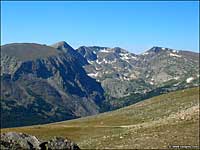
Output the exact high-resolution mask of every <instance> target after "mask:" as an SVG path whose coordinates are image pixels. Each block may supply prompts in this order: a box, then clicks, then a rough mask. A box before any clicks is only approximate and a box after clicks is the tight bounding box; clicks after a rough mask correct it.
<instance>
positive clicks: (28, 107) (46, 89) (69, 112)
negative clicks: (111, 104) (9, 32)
mask: <svg viewBox="0 0 200 150" xmlns="http://www.w3.org/2000/svg"><path fill="white" fill-rule="evenodd" d="M1 52H2V53H1V54H2V57H1V93H2V94H1V110H2V114H1V115H2V120H1V121H2V127H11V126H23V125H31V124H38V123H47V122H54V121H61V120H66V119H72V118H77V117H81V116H87V115H92V114H97V113H98V112H99V106H98V105H99V104H101V102H102V100H103V99H104V97H103V92H104V91H103V89H102V88H101V85H100V83H98V82H96V80H95V79H92V78H90V77H89V76H87V74H86V72H85V71H84V69H83V68H82V66H81V64H79V63H77V60H76V59H75V58H74V56H73V55H71V54H69V53H64V52H60V51H58V50H57V49H54V48H51V47H48V46H44V45H39V44H29V43H23V44H9V45H5V46H2V47H1ZM24 55H25V56H24ZM26 56H27V57H26Z"/></svg>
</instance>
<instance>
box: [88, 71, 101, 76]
mask: <svg viewBox="0 0 200 150" xmlns="http://www.w3.org/2000/svg"><path fill="white" fill-rule="evenodd" d="M98 74H99V73H98V72H96V73H88V76H90V77H97V76H98Z"/></svg>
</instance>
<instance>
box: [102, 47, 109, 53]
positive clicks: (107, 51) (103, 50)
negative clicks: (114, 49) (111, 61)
mask: <svg viewBox="0 0 200 150" xmlns="http://www.w3.org/2000/svg"><path fill="white" fill-rule="evenodd" d="M100 52H103V53H110V51H109V50H107V49H105V48H104V49H101V50H100Z"/></svg>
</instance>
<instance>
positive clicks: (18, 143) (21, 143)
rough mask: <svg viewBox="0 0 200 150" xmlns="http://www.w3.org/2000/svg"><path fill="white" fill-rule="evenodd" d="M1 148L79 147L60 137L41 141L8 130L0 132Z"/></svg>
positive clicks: (75, 149) (47, 149)
mask: <svg viewBox="0 0 200 150" xmlns="http://www.w3.org/2000/svg"><path fill="white" fill-rule="evenodd" d="M0 145H1V149H13V150H25V149H26V150H27V149H38V150H50V149H51V150H52V149H65V150H79V149H80V148H79V147H78V145H76V144H75V143H74V142H72V141H70V140H68V139H65V138H62V137H54V138H52V139H51V140H49V141H41V140H40V139H38V138H36V137H35V136H32V135H28V134H24V133H16V132H8V133H3V134H1V139H0Z"/></svg>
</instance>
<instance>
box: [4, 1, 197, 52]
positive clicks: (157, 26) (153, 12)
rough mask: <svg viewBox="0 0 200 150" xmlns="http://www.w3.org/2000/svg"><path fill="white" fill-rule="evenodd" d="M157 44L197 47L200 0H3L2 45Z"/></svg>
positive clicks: (134, 47) (132, 47)
mask: <svg viewBox="0 0 200 150" xmlns="http://www.w3.org/2000/svg"><path fill="white" fill-rule="evenodd" d="M58 41H66V42H67V43H68V44H70V45H71V46H72V47H73V48H78V47H79V46H82V45H85V46H92V45H97V46H107V47H121V48H125V49H127V50H129V51H131V52H133V53H136V54H139V53H142V52H144V51H145V50H147V49H149V48H151V47H153V46H161V47H167V48H173V49H177V50H190V51H195V52H199V4H198V2H194V1H193V2H189V1H188V2H187V1H179V2H167V1H160V2H159V1H157V2H156V1H153V2H150V1H142V2H136V1H135V2H134V1H132V2H130V1H129V2H128V1H127V2H117V1H115V2H114V1H110V2H103V1H96V2H95V1H93V2H87V1H85V2H84V1H83V2H78V1H77V2H66V1H60V2H58V1H57V2H55V1H54V2H53V1H49V2H48V1H44V2H42V1H38V2H36V1H35V2H34V1H33V2H31V1H29V2H19V1H15V2H9V1H7V2H5V1H4V2H1V45H4V44H7V43H19V42H26V43H40V44H47V45H50V44H53V43H56V42H58Z"/></svg>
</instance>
